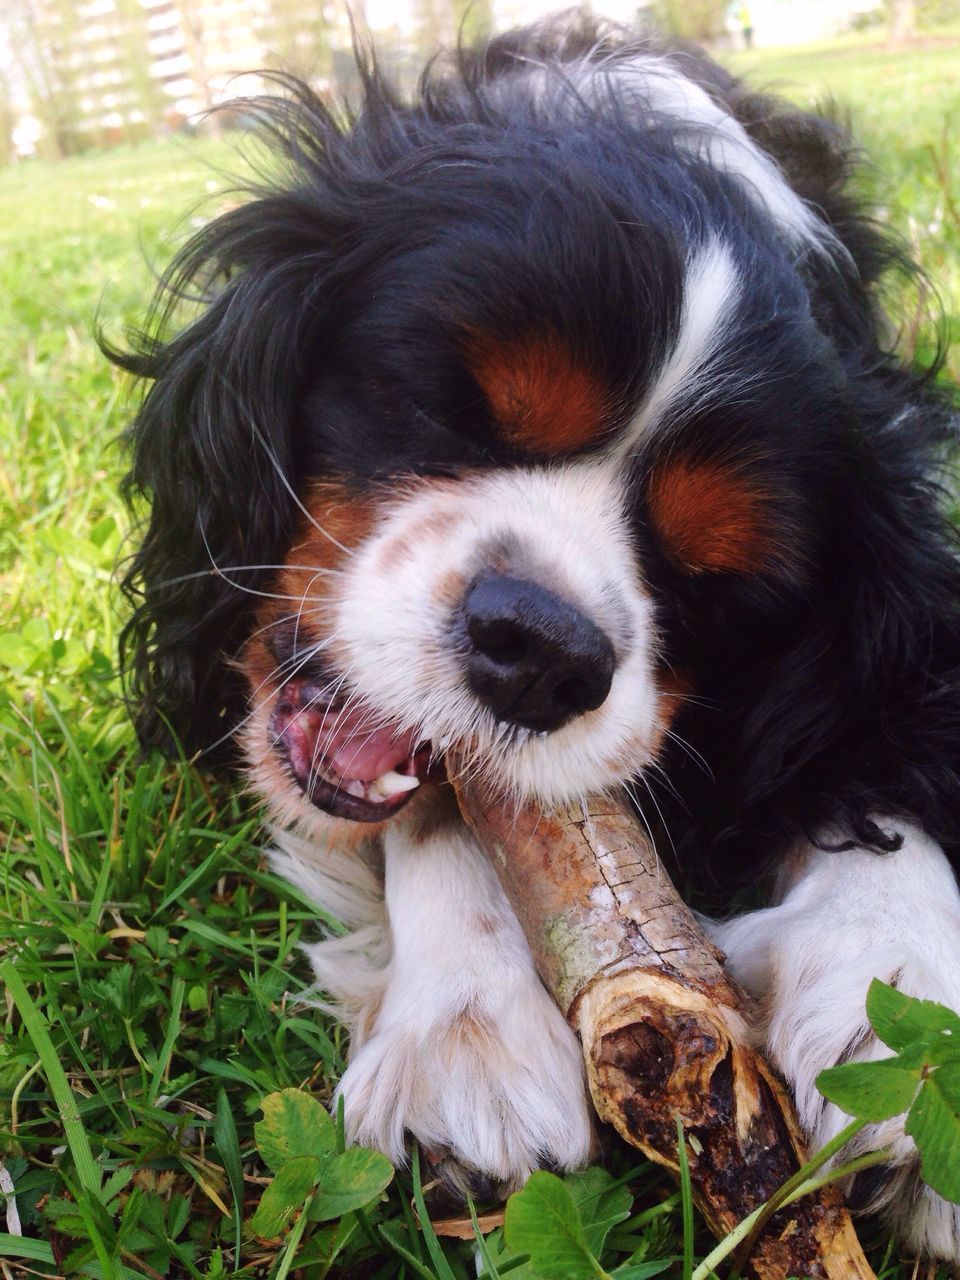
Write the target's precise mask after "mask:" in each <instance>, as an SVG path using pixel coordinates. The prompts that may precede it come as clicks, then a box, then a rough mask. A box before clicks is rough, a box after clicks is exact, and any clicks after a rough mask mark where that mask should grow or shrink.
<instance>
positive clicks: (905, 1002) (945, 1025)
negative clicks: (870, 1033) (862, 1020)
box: [867, 978, 960, 1052]
mask: <svg viewBox="0 0 960 1280" xmlns="http://www.w3.org/2000/svg"><path fill="white" fill-rule="evenodd" d="M867 1017H868V1018H869V1019H870V1025H871V1027H873V1029H874V1031H875V1032H876V1033H877V1035H878V1036H879V1037H880V1039H881V1040H882V1041H883V1043H884V1044H885V1045H887V1046H888V1047H889V1048H891V1049H896V1050H897V1051H898V1052H899V1051H900V1050H903V1049H906V1048H908V1047H909V1046H910V1045H913V1044H916V1043H917V1042H918V1041H923V1042H925V1043H927V1042H930V1041H936V1040H938V1039H940V1038H941V1037H943V1036H947V1037H956V1039H957V1041H958V1042H960V1017H958V1015H957V1014H955V1013H954V1012H953V1010H952V1009H948V1008H947V1007H946V1005H942V1004H937V1003H936V1002H935V1001H934V1000H917V999H915V998H914V997H913V996H907V995H904V994H903V992H902V991H898V990H897V989H896V987H891V986H888V985H887V983H885V982H881V981H880V979H879V978H874V980H873V981H872V982H871V983H870V989H869V991H868V992H867Z"/></svg>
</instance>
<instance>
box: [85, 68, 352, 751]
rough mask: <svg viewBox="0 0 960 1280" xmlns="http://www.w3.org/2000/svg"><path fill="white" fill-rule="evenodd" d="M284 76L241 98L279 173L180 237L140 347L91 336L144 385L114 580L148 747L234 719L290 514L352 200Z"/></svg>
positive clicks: (193, 739)
mask: <svg viewBox="0 0 960 1280" xmlns="http://www.w3.org/2000/svg"><path fill="white" fill-rule="evenodd" d="M283 85H284V87H285V88H286V89H287V90H288V96H287V97H285V98H283V97H280V96H277V97H276V98H264V99H261V100H256V101H254V102H251V103H249V104H248V107H249V109H250V110H252V111H256V112H257V114H258V115H259V116H260V118H261V120H262V122H263V126H264V129H265V130H266V131H268V132H269V133H270V134H271V135H272V137H273V139H274V141H275V143H276V144H277V150H278V153H279V155H280V156H285V157H286V160H287V162H288V166H289V170H290V172H289V176H288V177H287V179H286V180H285V181H284V182H283V183H277V184H276V185H270V186H265V187H263V188H260V187H255V188H252V195H253V199H248V200H247V201H246V202H245V203H243V204H241V205H239V206H238V207H235V208H234V209H232V210H230V211H228V212H226V213H224V214H222V215H221V216H219V217H217V218H216V219H215V220H214V221H212V222H211V223H209V224H208V225H207V226H206V227H204V228H203V229H202V230H201V231H200V232H199V233H198V234H197V235H196V236H194V237H193V238H192V239H191V240H190V242H189V243H188V244H187V245H186V246H185V248H184V249H183V250H182V251H181V253H180V254H179V255H178V257H177V258H176V260H175V261H174V262H173V264H172V265H171V267H170V269H169V271H168V272H167V273H166V274H165V276H164V277H163V279H162V280H161V282H160V285H159V288H158V291H157V297H156V300H155V303H154V308H153V310H152V312H151V315H150V319H149V321H148V324H147V326H146V329H145V331H144V332H143V333H141V334H139V335H137V338H136V340H135V342H134V350H132V351H122V350H119V349H117V348H115V347H112V346H111V345H110V344H109V343H108V342H107V341H106V340H105V339H103V338H102V337H101V346H102V347H103V349H104V351H105V353H106V354H107V355H108V356H109V358H110V359H111V360H113V361H114V362H115V363H116V364H118V365H120V366H121V367H122V368H124V369H126V370H127V371H129V372H131V373H133V374H134V375H136V376H137V377H138V378H141V379H144V380H146V383H147V389H146V393H145V395H144V397H143V400H142V403H141V405H140V409H139V412H138V413H137V415H136V418H135V420H134V422H133V424H132V425H131V427H130V428H129V430H128V432H127V437H126V440H127V444H128V447H129V449H130V452H131V454H132V465H131V468H130V471H129V474H128V475H127V477H126V480H125V486H124V487H125V493H126V496H127V498H128V500H130V501H132V502H134V503H135V504H136V502H137V499H140V498H143V499H146V501H147V502H148V503H149V513H148V515H147V517H146V523H145V528H144V529H143V530H142V531H141V534H140V539H141V540H140V543H139V546H138V549H137V551H136V552H135V554H134V556H133V557H132V560H131V561H130V563H129V565H128V567H127V570H126V574H125V576H124V579H123V582H122V589H123V591H124V594H125V595H126V596H127V598H128V600H129V601H130V602H131V603H132V605H133V613H132V616H131V617H130V620H129V622H128V623H127V624H126V626H125V628H124V630H123V633H122V637H121V662H122V667H123V669H124V672H125V677H126V692H127V697H128V700H129V702H130V704H131V707H132V710H133V712H134V717H135V721H136V727H137V732H138V735H139V738H140V741H141V744H142V745H143V746H144V747H145V748H149V747H154V746H160V747H162V748H164V749H165V750H170V749H171V747H172V746H173V745H174V744H175V743H176V742H179V744H180V745H181V746H182V748H183V749H184V750H185V751H186V752H188V753H193V752H195V751H198V750H202V749H210V748H211V746H212V745H213V744H217V743H218V742H220V740H222V739H225V735H227V733H228V731H229V730H230V729H231V728H232V727H233V726H234V724H235V723H236V721H237V720H238V718H239V716H240V715H241V714H242V712H243V703H242V697H243V695H242V690H241V685H240V680H239V676H238V674H237V673H236V671H235V669H234V667H233V665H232V659H234V658H235V657H236V655H237V652H238V650H239V648H240V646H241V645H242V643H243V640H244V638H245V636H246V634H247V632H248V628H249V618H250V614H251V611H252V607H253V605H254V603H255V601H256V599H257V593H258V592H259V591H260V590H262V589H263V585H264V581H265V578H266V576H267V574H268V572H269V570H268V568H267V567H266V566H269V565H274V564H276V563H277V561H278V557H279V556H280V555H281V553H282V550H283V548H284V547H285V546H286V545H288V543H289V539H290V537H291V536H292V533H293V529H294V526H295V522H296V518H297V514H298V501H297V499H296V498H295V496H294V491H293V486H292V480H291V479H290V477H291V475H292V473H293V469H292V465H291V464H292V460H291V457H290V451H291V444H290V423H291V416H292V413H293V410H294V400H295V396H296V391H297V387H298V385H299V382H300V379H301V370H300V367H299V366H300V362H301V360H302V353H303V352H304V350H305V347H306V346H307V338H308V335H309V333H310V331H311V330H312V329H313V328H314V327H315V326H316V324H317V322H318V317H319V314H320V311H321V309H322V304H323V292H324V287H325V283H326V275H327V271H328V267H329V263H330V250H329V246H330V243H331V241H332V240H333V239H334V238H335V236H336V235H337V233H338V231H339V230H340V229H341V227H342V225H343V218H344V217H345V216H346V210H345V209H344V208H343V202H340V208H339V211H338V207H337V206H338V201H337V199H336V192H335V190H334V189H333V188H334V186H335V181H334V179H333V178H332V174H331V164H332V161H331V153H332V150H333V149H334V148H335V146H336V141H337V139H338V137H340V136H341V126H339V125H337V124H336V123H335V122H334V121H333V120H332V118H331V116H330V114H329V112H327V110H326V108H325V107H324V106H323V104H322V103H321V102H320V100H319V99H318V98H317V97H316V96H315V95H314V94H313V93H312V92H311V91H310V90H309V89H308V88H307V87H306V86H304V85H302V84H299V83H297V82H296V81H293V80H286V79H285V80H284V81H283ZM328 188H329V189H330V191H331V200H330V202H329V203H327V202H325V201H324V199H323V198H322V194H321V193H323V192H324V191H325V190H327V189H328ZM248 194H250V193H248ZM198 302H199V303H200V304H201V310H200V314H199V315H198V316H197V318H195V319H194V320H193V321H192V323H190V324H188V325H187V327H186V328H184V329H183V330H182V331H181V332H179V333H177V334H176V335H175V336H173V337H170V338H169V339H167V338H165V334H166V331H167V330H168V328H169V327H170V324H171V320H172V316H173V312H174V311H175V310H177V309H179V308H180V306H181V305H183V304H188V305H192V306H193V307H194V309H196V304H197V303H198ZM211 754H212V755H213V754H215V753H211ZM221 754H222V753H221Z"/></svg>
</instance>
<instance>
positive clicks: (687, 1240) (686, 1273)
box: [676, 1116, 693, 1280]
mask: <svg viewBox="0 0 960 1280" xmlns="http://www.w3.org/2000/svg"><path fill="white" fill-rule="evenodd" d="M676 1121H677V1163H678V1164H679V1166H680V1206H681V1210H682V1213H683V1273H682V1274H683V1280H690V1277H691V1276H692V1275H693V1184H692V1183H691V1181H690V1162H689V1161H688V1159H687V1140H686V1137H685V1136H684V1132H683V1121H682V1120H681V1119H680V1117H679V1116H677V1117H676Z"/></svg>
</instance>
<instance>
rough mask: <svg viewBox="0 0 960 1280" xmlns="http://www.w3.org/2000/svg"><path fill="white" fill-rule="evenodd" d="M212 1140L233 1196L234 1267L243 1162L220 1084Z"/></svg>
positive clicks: (240, 1220)
mask: <svg viewBox="0 0 960 1280" xmlns="http://www.w3.org/2000/svg"><path fill="white" fill-rule="evenodd" d="M213 1141H214V1144H215V1146H216V1148H217V1151H218V1153H219V1155H220V1159H221V1160H222V1161H223V1167H224V1169H226V1171H227V1181H228V1182H229V1183H230V1193H231V1196H232V1198H233V1239H234V1245H233V1249H234V1255H233V1265H234V1267H239V1266H240V1242H241V1235H242V1230H243V1162H242V1161H241V1159H240V1140H239V1138H238V1137H237V1126H236V1125H235V1124H234V1120H233V1112H232V1111H231V1109H230V1103H229V1101H228V1099H227V1093H226V1090H225V1089H224V1088H223V1087H222V1086H221V1088H220V1092H219V1093H218V1095H217V1114H216V1115H215V1116H214V1120H213Z"/></svg>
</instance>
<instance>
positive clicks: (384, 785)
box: [367, 769, 420, 800]
mask: <svg viewBox="0 0 960 1280" xmlns="http://www.w3.org/2000/svg"><path fill="white" fill-rule="evenodd" d="M419 785H420V779H419V778H414V777H413V776H412V775H411V774H409V773H397V771H396V770H395V769H391V770H390V771H389V773H384V774H381V775H380V777H379V778H375V779H374V780H373V782H370V783H368V784H367V791H368V794H369V795H371V796H373V797H374V798H375V799H377V800H387V799H389V797H390V796H395V795H396V794H397V792H398V791H413V789H414V787H419Z"/></svg>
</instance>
